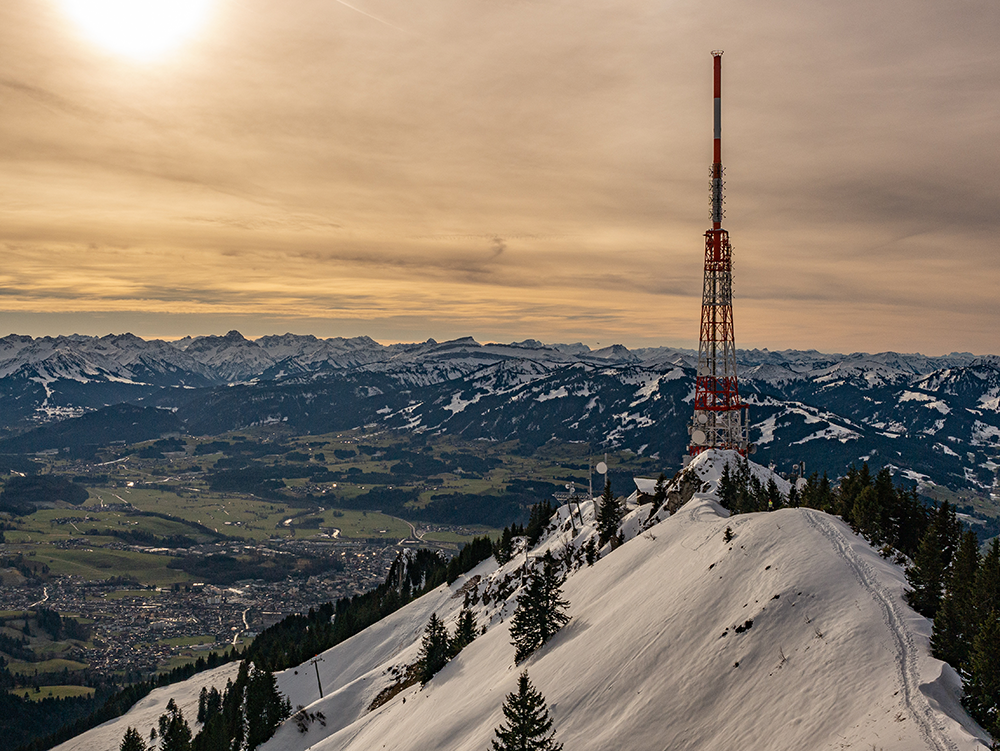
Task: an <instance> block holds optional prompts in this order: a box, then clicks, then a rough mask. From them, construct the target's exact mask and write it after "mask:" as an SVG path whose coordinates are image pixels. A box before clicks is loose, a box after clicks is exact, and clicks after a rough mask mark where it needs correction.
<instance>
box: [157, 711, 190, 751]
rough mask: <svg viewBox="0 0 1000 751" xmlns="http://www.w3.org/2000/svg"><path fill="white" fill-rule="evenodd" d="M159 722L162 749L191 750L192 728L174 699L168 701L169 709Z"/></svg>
mask: <svg viewBox="0 0 1000 751" xmlns="http://www.w3.org/2000/svg"><path fill="white" fill-rule="evenodd" d="M157 724H158V725H159V728H160V751H190V749H191V728H190V727H189V726H188V724H187V720H185V719H184V713H183V712H181V710H180V707H178V706H177V703H176V702H175V701H174V700H173V699H171V700H170V701H168V702H167V711H166V713H164V714H162V715H160V719H159V721H158V723H157Z"/></svg>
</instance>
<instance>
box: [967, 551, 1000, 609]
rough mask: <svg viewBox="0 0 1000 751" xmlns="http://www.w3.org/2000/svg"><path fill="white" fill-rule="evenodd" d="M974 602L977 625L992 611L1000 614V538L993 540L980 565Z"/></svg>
mask: <svg viewBox="0 0 1000 751" xmlns="http://www.w3.org/2000/svg"><path fill="white" fill-rule="evenodd" d="M973 600H974V602H975V608H976V622H977V624H978V623H979V622H980V621H982V619H984V618H985V617H986V615H987V614H988V613H989V612H990V611H991V610H995V611H996V612H998V613H1000V538H993V541H992V542H991V543H990V547H989V550H987V551H986V555H984V556H983V559H982V561H981V562H980V564H979V571H978V572H977V573H976V584H975V588H974V594H973Z"/></svg>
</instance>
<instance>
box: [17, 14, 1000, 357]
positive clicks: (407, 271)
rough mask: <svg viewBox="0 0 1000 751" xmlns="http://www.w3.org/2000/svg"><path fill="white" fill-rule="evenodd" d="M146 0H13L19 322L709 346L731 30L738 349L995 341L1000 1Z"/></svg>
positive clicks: (906, 348) (964, 346)
mask: <svg viewBox="0 0 1000 751" xmlns="http://www.w3.org/2000/svg"><path fill="white" fill-rule="evenodd" d="M147 5H148V6H149V8H150V12H153V11H154V10H157V9H158V10H157V12H159V13H160V14H161V15H159V16H156V17H155V18H154V19H153V20H154V21H155V23H153V24H152V25H151V26H150V27H149V28H144V27H143V23H142V22H143V20H144V19H131V18H129V17H128V13H125V12H124V11H123V9H124V8H134V7H135V5H134V4H133V5H128V4H127V3H126V4H123V3H122V0H40V1H39V0H8V2H5V3H4V4H3V7H2V8H0V40H2V44H0V61H2V65H3V67H2V71H3V72H2V73H0V92H2V93H3V96H4V101H5V117H4V118H3V120H2V127H0V197H2V200H0V244H2V248H3V251H2V252H3V255H2V258H3V263H2V265H0V336H2V335H3V334H6V333H19V334H28V335H32V336H42V335H57V334H70V333H81V334H91V335H101V334H107V333H111V332H114V333H123V332H126V331H128V332H131V333H134V334H136V335H138V336H142V337H143V338H170V339H175V338H180V337H183V336H186V335H192V336H195V335H205V334H213V333H214V334H219V335H221V334H224V333H225V332H226V331H229V330H230V329H237V330H239V331H241V332H242V333H243V334H244V335H245V336H247V337H249V338H257V337H259V336H262V335H266V334H279V333H284V332H286V331H292V332H296V333H303V334H304V333H311V334H314V335H316V336H320V337H332V336H345V337H350V336H358V335H369V336H371V337H372V338H374V339H376V340H378V341H381V342H395V341H422V340H426V339H427V338H429V337H433V338H435V339H438V340H444V339H450V338H456V337H460V336H473V337H474V338H476V339H477V341H481V342H485V341H497V342H502V341H520V340H523V339H527V338H534V339H539V340H541V341H545V342H576V341H583V342H585V343H587V344H588V345H589V346H591V347H593V348H595V349H596V348H598V347H603V346H608V345H610V344H614V343H621V344H624V345H626V346H628V347H630V348H636V347H643V346H676V347H688V348H696V347H697V333H698V313H699V306H700V297H701V273H702V261H703V238H702V234H703V232H704V231H705V229H707V228H708V226H709V217H708V168H709V164H710V162H711V135H712V131H711V126H712V123H711V118H712V107H711V56H710V54H709V53H710V51H711V50H712V49H723V50H725V55H724V57H723V162H724V163H725V165H726V168H727V189H726V197H727V203H726V208H727V219H726V221H725V222H724V226H725V227H726V228H727V229H728V230H729V231H730V232H731V235H732V241H733V245H734V247H735V255H734V259H735V263H734V266H735V269H734V277H735V290H734V308H735V324H736V344H737V346H738V347H740V348H746V349H750V348H754V347H758V348H764V347H766V348H768V349H772V350H776V349H786V348H800V349H818V350H820V351H824V352H856V351H867V352H880V351H887V350H892V351H897V352H920V353H923V354H927V355H937V354H946V353H950V352H953V351H970V352H974V353H977V354H988V353H995V352H996V351H997V346H996V341H997V336H996V332H997V330H998V329H1000V306H997V305H996V302H995V300H996V294H995V290H996V289H997V288H998V287H1000V255H998V254H997V253H996V240H995V239H994V238H995V237H996V235H997V232H996V230H997V227H996V225H997V223H998V221H1000V211H997V208H998V206H1000V180H998V177H997V175H998V174H1000V171H998V169H997V168H998V166H1000V165H998V162H1000V153H998V152H997V150H996V149H993V148H990V146H991V144H992V143H994V142H995V140H996V136H997V131H998V124H1000V122H998V121H1000V108H998V107H997V105H996V102H997V101H1000V96H998V95H1000V50H998V49H997V46H996V45H995V43H994V40H993V32H994V30H995V29H996V28H998V21H1000V6H997V5H996V4H995V3H987V2H985V1H984V0H961V1H960V2H956V3H952V4H949V5H947V6H942V5H941V4H940V3H935V2H931V0H915V1H911V2H907V3H904V2H902V0H888V1H887V2H886V3H882V4H878V5H876V6H873V5H871V4H870V3H863V2H860V0H845V2H843V3H838V4H835V5H832V6H829V7H825V6H817V5H815V4H813V3H806V2H803V1H802V0H764V1H763V2H761V3H755V4H754V5H753V6H752V7H749V6H746V5H745V4H740V3H736V2H733V0H719V1H717V2H710V3H695V2H692V1H691V0H678V1H677V2H670V3H656V4H649V3H640V2H636V1H635V0H626V2H624V3H617V4H615V5H614V6H613V7H611V6H607V7H605V6H603V5H601V4H597V3H584V4H583V5H581V4H579V3H574V4H570V3H565V2H558V1H556V0H532V1H530V2H507V1H504V2H484V1H483V0H428V2H427V3H424V4H421V5H420V6H419V7H417V6H413V5H412V4H407V3H403V2H401V1H400V0H352V2H350V3H347V2H340V1H338V2H334V3H331V2H322V1H321V0H302V2H299V3H296V4H295V5H294V6H288V5H287V4H279V3H276V2H274V1H273V0H241V1H240V2H237V0H184V1H183V2H180V0H178V2H176V3H173V4H169V3H168V4H164V3H163V2H162V0H160V1H159V2H157V1H156V0H149V2H148V3H147ZM165 9H166V10H165ZM133 21H134V22H135V24H136V25H135V26H129V25H128V24H129V23H131V22H133ZM145 21H146V22H148V21H149V18H146V19H145ZM151 29H153V30H156V31H158V33H159V32H162V33H161V35H160V36H159V37H154V36H153V35H151V34H152V32H151ZM168 32H169V34H168ZM147 34H150V36H146V35H147ZM170 35H172V36H170Z"/></svg>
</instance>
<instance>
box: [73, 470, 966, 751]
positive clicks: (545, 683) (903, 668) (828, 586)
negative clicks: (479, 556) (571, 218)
mask: <svg viewBox="0 0 1000 751" xmlns="http://www.w3.org/2000/svg"><path fill="white" fill-rule="evenodd" d="M732 458H733V455H732V454H731V453H727V452H714V451H713V452H706V453H704V454H702V455H701V456H700V457H698V459H697V460H696V461H695V462H694V463H693V464H692V466H691V467H690V468H689V472H690V474H689V475H688V476H687V477H686V478H682V479H685V480H686V482H685V483H679V484H684V485H686V487H687V488H688V489H689V490H688V492H689V493H691V491H693V493H692V494H691V497H690V499H689V500H688V501H687V502H686V504H684V505H683V506H682V507H681V508H680V510H679V511H677V512H676V513H675V514H674V515H672V516H670V515H669V513H668V511H667V510H666V508H664V509H662V510H661V511H660V512H659V513H658V514H657V515H655V516H653V517H652V518H649V516H650V507H649V506H648V505H644V506H639V507H634V506H633V507H631V508H630V511H629V514H628V515H627V516H626V518H625V522H624V526H623V529H624V532H625V537H626V539H627V541H626V542H625V543H624V544H623V545H621V546H620V547H618V548H617V549H615V550H611V549H610V546H609V547H606V548H605V549H604V550H603V551H602V557H601V559H600V560H598V561H597V562H596V563H595V564H594V565H593V566H588V565H587V564H586V562H585V561H584V560H583V556H582V555H581V551H582V549H583V546H584V545H585V544H586V543H587V541H588V540H589V539H591V537H593V536H594V535H595V527H594V508H593V504H592V502H590V501H584V502H582V503H581V504H580V512H581V517H577V516H576V514H575V513H574V514H573V517H574V518H573V519H571V518H570V511H569V507H567V506H563V507H562V508H560V509H559V510H558V512H557V513H556V515H555V516H554V517H553V520H552V523H551V524H550V526H549V529H548V530H547V533H546V535H545V536H544V537H543V538H542V540H541V541H540V543H539V545H538V546H536V547H535V548H534V549H533V550H532V551H530V553H528V556H527V557H528V561H529V565H532V564H533V560H532V559H534V558H536V557H537V556H539V555H541V554H542V553H544V552H545V551H546V550H551V551H552V552H553V553H555V554H556V555H557V557H563V559H564V560H568V561H571V563H570V565H569V572H568V578H567V581H566V584H565V586H564V590H563V592H564V595H565V597H566V598H567V599H568V600H569V602H570V608H569V614H570V616H571V621H570V622H569V624H568V625H567V626H565V627H564V628H563V630H562V631H560V632H559V633H558V634H557V635H556V636H555V637H554V638H553V639H552V640H551V641H550V642H549V643H548V644H546V645H545V646H544V647H542V649H540V650H539V651H538V652H537V653H536V654H534V655H533V656H532V657H530V658H529V659H528V660H527V661H526V662H525V663H524V664H523V665H522V666H515V665H514V660H513V655H514V649H513V647H512V646H511V644H510V639H509V633H508V621H509V618H510V615H511V613H512V611H513V607H514V599H515V597H516V593H517V590H518V588H519V586H520V581H521V573H522V572H521V567H522V566H523V565H524V564H525V557H526V556H525V553H524V552H523V551H522V552H521V553H520V554H518V555H515V556H514V558H513V559H512V560H511V561H510V562H508V563H507V564H506V565H504V566H498V565H497V563H496V562H495V561H494V560H492V559H489V560H487V561H486V562H484V563H482V564H480V565H479V566H478V567H477V568H476V569H474V570H472V571H471V572H469V573H468V574H466V575H464V576H462V577H460V578H459V579H458V580H457V581H455V582H454V583H453V584H452V585H442V586H441V587H439V588H437V589H435V590H433V591H432V592H430V593H429V594H428V595H425V596H424V597H422V598H420V599H418V600H416V601H414V602H412V603H411V604H409V605H408V606H406V607H404V608H402V609H401V610H399V611H397V612H396V613H394V614H392V615H391V616H389V617H387V618H385V619H384V620H382V621H381V622H379V623H377V624H376V625H374V626H372V627H370V628H369V629H367V630H365V631H364V632H362V633H360V634H358V635H357V636H355V637H353V638H351V639H349V640H347V641H345V642H343V643H341V644H339V645H338V646H336V647H334V648H332V649H330V650H328V651H327V652H325V653H324V654H323V655H322V658H323V660H322V662H319V663H318V666H319V670H320V680H321V682H322V685H323V690H324V694H325V696H324V698H322V699H321V698H319V694H318V689H317V680H316V674H315V672H314V669H313V666H312V665H311V664H308V663H307V664H304V665H301V666H299V667H297V668H293V669H289V670H286V671H284V672H283V673H281V674H279V676H278V684H279V687H280V688H281V690H282V691H283V692H285V693H286V694H287V695H288V696H289V698H290V699H291V701H292V704H293V706H297V705H302V706H303V707H305V709H306V710H307V711H309V712H312V713H315V712H322V713H323V715H324V716H325V719H326V723H325V726H324V725H323V724H321V723H319V722H313V723H311V724H307V729H306V732H300V730H299V729H298V727H296V723H295V722H293V721H289V722H286V723H285V724H284V725H283V726H282V727H281V728H279V730H278V733H277V734H276V735H275V737H274V738H272V739H271V741H269V742H268V743H267V744H266V746H265V748H266V749H268V750H269V751H305V749H314V750H315V751H323V750H326V749H330V750H333V749H337V750H338V751H340V750H343V751H349V750H352V749H364V750H365V751H368V750H369V749H379V748H387V749H394V750H397V751H402V750H404V749H414V750H416V749H449V750H452V749H453V750H455V751H464V750H465V749H469V750H470V751H471V750H472V749H483V748H487V747H488V746H489V742H490V739H491V738H492V734H493V729H494V728H495V727H496V726H497V725H498V724H499V723H500V722H501V720H502V715H501V705H502V703H503V701H504V697H505V696H506V694H507V693H508V692H510V691H512V690H514V688H515V684H516V680H517V676H518V674H519V673H520V671H521V669H522V668H527V669H528V671H529V673H530V675H531V680H532V682H533V683H534V684H535V685H536V686H537V687H538V688H539V690H540V691H541V692H542V693H543V694H544V695H545V698H546V700H547V701H548V705H549V709H550V712H551V715H552V717H553V719H554V721H555V726H554V727H555V729H556V737H557V740H560V741H562V742H563V743H565V744H566V748H567V749H570V748H571V749H574V751H576V750H577V749H583V750H584V751H586V750H588V749H595V750H596V749H608V748H628V749H657V750H658V751H659V750H660V749H687V748H690V749H708V748H713V749H736V748H741V749H769V750H770V749H775V750H776V749H795V750H796V751H798V750H800V749H804V748H808V749H828V748H829V749H840V748H858V749H870V748H876V749H885V750H886V751H890V750H893V749H898V750H899V751H903V750H904V749H905V750H906V751H911V750H913V749H934V750H935V751H944V750H945V749H954V750H957V751H965V750H966V749H968V750H969V751H971V750H972V749H984V748H985V747H986V745H985V739H986V736H985V734H984V733H983V732H982V731H981V730H980V729H979V728H978V727H977V726H976V725H975V723H974V722H973V721H972V720H971V719H970V718H969V717H968V716H967V715H966V713H965V712H964V710H963V709H962V708H961V706H960V704H959V701H958V696H959V688H960V686H959V681H958V676H957V675H956V674H955V672H954V671H953V670H952V669H951V668H950V667H949V666H948V665H946V664H945V663H942V662H941V661H939V660H936V659H934V658H932V657H931V656H930V649H929V646H928V637H929V633H930V622H929V621H928V620H927V619H925V618H923V617H922V616H920V615H918V614H917V613H915V612H914V611H913V610H911V609H910V608H909V606H908V605H906V604H905V602H904V600H903V598H902V591H903V588H904V585H905V580H904V577H903V572H902V570H901V569H900V567H898V566H897V565H895V564H893V563H890V562H888V561H886V560H883V559H882V558H880V557H879V556H878V554H877V553H876V552H875V551H873V550H872V549H871V547H870V546H869V545H868V544H867V543H866V542H865V541H864V540H863V539H862V538H860V537H858V536H856V535H855V534H853V533H852V532H851V530H850V528H849V527H848V526H847V525H846V524H844V523H843V522H842V521H840V520H839V519H838V518H836V517H832V516H829V515H826V514H823V513H821V512H818V511H815V510H811V509H804V508H803V509H783V510H780V511H775V512H772V513H756V514H745V515H739V516H736V517H732V518H728V515H727V512H726V511H725V510H723V509H722V508H721V506H720V505H719V504H718V501H717V497H716V491H717V485H718V480H719V476H720V473H721V467H722V465H723V463H724V462H726V461H730V460H732ZM753 470H754V471H755V472H756V473H758V474H759V475H760V476H761V477H763V478H767V477H769V472H768V470H766V469H764V468H762V467H757V466H754V467H753ZM574 511H575V508H574ZM727 528H729V529H731V531H732V535H733V536H732V539H731V541H729V542H727V541H726V537H727V535H726V529H727ZM567 550H569V552H568V553H567V552H566V551H567ZM464 603H469V604H471V605H472V607H473V610H474V612H475V613H476V618H477V623H478V624H479V626H481V627H482V626H486V627H487V628H486V632H485V633H484V634H482V635H481V636H480V637H479V638H477V639H476V640H475V641H474V642H472V644H470V645H469V646H468V647H466V648H465V650H463V651H462V652H461V653H460V654H459V655H458V656H457V657H456V658H455V659H454V660H452V661H451V662H450V663H448V664H447V665H446V666H445V667H444V669H442V670H441V671H440V672H439V673H438V674H437V675H436V676H435V677H434V678H433V679H432V680H431V681H430V682H429V683H428V684H427V685H426V687H424V688H421V687H420V686H419V684H418V685H414V686H411V687H409V688H405V689H403V690H402V691H401V692H399V693H398V694H397V695H396V696H394V697H393V698H392V699H391V700H389V701H388V702H387V703H385V704H384V705H382V706H379V707H377V708H375V709H373V710H369V707H370V706H371V705H372V702H373V700H374V699H375V698H376V697H377V696H378V695H379V694H380V693H381V692H383V691H384V690H385V689H386V688H388V687H390V686H392V685H393V684H394V683H395V682H396V681H397V676H399V675H400V674H401V673H402V672H403V671H404V670H405V666H407V665H409V664H412V663H413V662H414V661H415V660H416V656H417V651H418V648H419V641H420V637H421V634H422V632H423V629H424V626H425V625H426V623H427V621H428V619H429V617H430V615H431V613H437V615H438V616H439V617H441V618H442V619H443V620H444V622H445V623H446V624H447V626H448V628H449V629H452V628H453V625H454V622H455V620H456V618H457V616H458V613H459V610H460V609H461V608H462V606H463V604H464ZM225 676H226V673H225V672H224V671H220V672H219V673H218V674H217V677H216V678H215V681H216V683H217V684H218V683H224V682H225ZM212 680H213V678H212V676H211V674H202V675H201V676H197V677H196V679H192V681H190V682H188V683H185V684H178V685H175V686H172V687H168V688H165V689H162V690H160V691H158V692H155V693H154V694H151V695H150V697H148V698H147V700H146V701H145V702H143V705H142V706H141V707H137V708H135V709H133V710H132V712H130V713H129V714H126V715H125V716H124V717H121V718H119V719H118V720H116V721H113V722H111V723H108V724H106V725H105V726H102V727H100V728H96V729H94V730H92V731H90V732H89V733H86V734H84V735H82V736H79V737H78V738H76V739H74V740H72V741H70V742H67V743H65V744H63V745H62V746H59V747H58V748H59V749H61V750H62V751H69V750H70V749H87V750H88V751H90V750H94V751H103V750H104V749H108V751H111V750H112V749H116V748H117V744H118V742H119V741H120V739H121V737H122V735H123V733H124V730H125V727H126V726H127V725H129V724H131V725H138V726H139V729H140V731H142V732H145V733H148V729H149V726H150V725H151V724H152V718H153V717H154V716H155V714H156V713H157V712H159V711H162V707H163V705H165V704H166V701H167V698H168V696H176V697H177V699H178V703H179V704H181V706H182V708H183V709H184V711H185V714H186V715H187V716H188V717H189V718H191V719H193V717H194V708H195V707H196V704H197V692H198V691H199V690H200V688H201V686H202V685H205V684H206V681H212ZM157 704H158V705H159V709H157V707H156V705H157Z"/></svg>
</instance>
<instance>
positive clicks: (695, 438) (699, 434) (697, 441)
mask: <svg viewBox="0 0 1000 751" xmlns="http://www.w3.org/2000/svg"><path fill="white" fill-rule="evenodd" d="M707 442H708V436H706V435H705V431H704V430H695V431H694V432H693V433H691V443H693V444H694V445H695V446H704V445H705V444H706V443H707Z"/></svg>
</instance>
